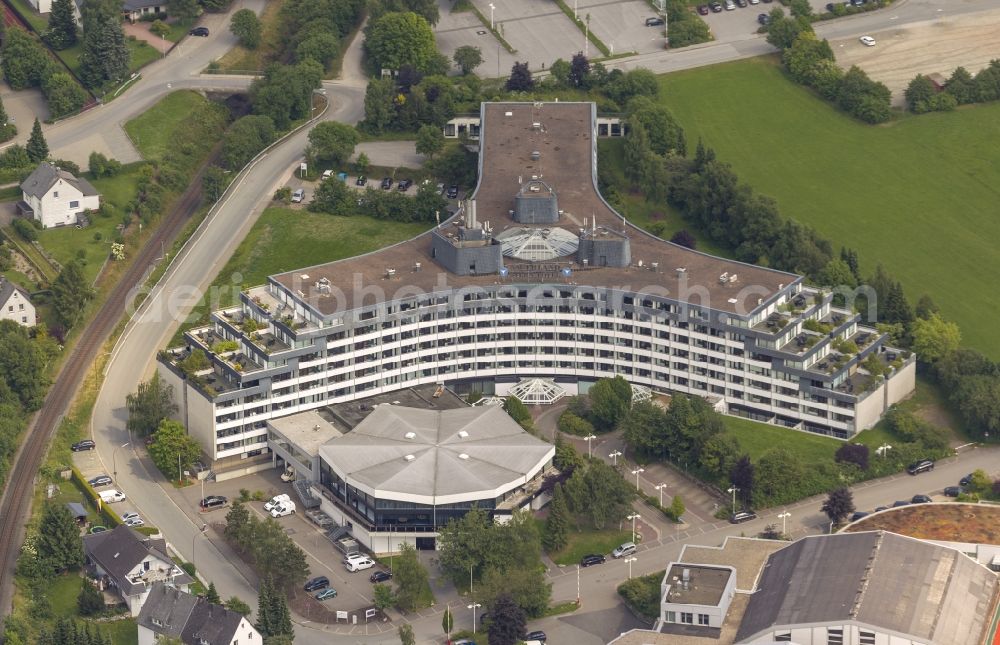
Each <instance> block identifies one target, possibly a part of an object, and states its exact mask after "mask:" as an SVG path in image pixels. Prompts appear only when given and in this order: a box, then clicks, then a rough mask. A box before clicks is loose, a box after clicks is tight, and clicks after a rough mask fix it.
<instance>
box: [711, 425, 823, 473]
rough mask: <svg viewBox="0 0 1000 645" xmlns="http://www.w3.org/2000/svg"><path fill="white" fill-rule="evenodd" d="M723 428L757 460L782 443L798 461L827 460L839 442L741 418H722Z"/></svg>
mask: <svg viewBox="0 0 1000 645" xmlns="http://www.w3.org/2000/svg"><path fill="white" fill-rule="evenodd" d="M722 422H723V423H724V424H725V426H726V430H727V431H728V432H729V433H730V434H732V435H733V436H734V437H736V440H737V441H738V442H739V444H740V448H741V449H742V451H743V452H744V453H746V454H747V455H749V456H750V459H751V461H753V462H756V461H757V460H758V459H760V456H761V455H763V454H764V453H765V452H767V451H768V450H770V449H771V448H774V447H775V446H781V447H782V448H785V449H787V450H789V451H791V453H792V454H794V455H795V456H796V457H798V461H799V463H802V464H815V463H820V462H827V463H830V462H832V461H833V455H834V453H835V452H837V448H839V447H840V446H842V445H843V443H842V442H841V441H838V440H836V439H832V438H830V437H823V436H820V435H817V434H810V433H808V432H798V431H796V430H790V429H789V428H782V427H779V426H772V425H769V424H766V423H758V422H757V421H751V420H750V419H743V418H741V417H731V416H724V417H722Z"/></svg>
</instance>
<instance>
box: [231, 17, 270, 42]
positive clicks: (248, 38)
mask: <svg viewBox="0 0 1000 645" xmlns="http://www.w3.org/2000/svg"><path fill="white" fill-rule="evenodd" d="M229 31H231V32H232V33H233V35H234V36H236V40H238V41H239V43H240V44H241V45H243V46H244V47H246V48H247V49H257V47H258V46H259V45H260V37H261V33H262V32H263V27H261V24H260V18H258V17H257V14H255V13H254V12H253V10H252V9H240V10H239V11H237V12H236V13H234V14H233V17H232V18H231V19H230V21H229Z"/></svg>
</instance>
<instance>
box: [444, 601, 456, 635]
mask: <svg viewBox="0 0 1000 645" xmlns="http://www.w3.org/2000/svg"><path fill="white" fill-rule="evenodd" d="M454 627H455V615H454V614H452V613H451V608H450V607H445V609H444V615H443V616H442V617H441V629H442V630H444V633H445V634H447V635H449V636H450V635H451V630H452V629H453V628H454Z"/></svg>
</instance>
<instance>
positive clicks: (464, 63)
mask: <svg viewBox="0 0 1000 645" xmlns="http://www.w3.org/2000/svg"><path fill="white" fill-rule="evenodd" d="M451 58H452V60H454V61H455V64H456V65H458V68H459V69H460V70H462V74H471V73H472V72H473V71H474V70H475V69H476V68H477V67H479V66H480V65H482V64H483V52H482V50H481V49H479V48H478V47H474V46H472V45H462V46H461V47H459V48H458V49H456V50H455V53H454V54H452V57H451Z"/></svg>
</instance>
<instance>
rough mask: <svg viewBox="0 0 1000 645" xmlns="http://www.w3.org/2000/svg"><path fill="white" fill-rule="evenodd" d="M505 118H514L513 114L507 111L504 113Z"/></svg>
mask: <svg viewBox="0 0 1000 645" xmlns="http://www.w3.org/2000/svg"><path fill="white" fill-rule="evenodd" d="M503 115H504V116H514V113H513V112H510V111H507V112H504V113H503Z"/></svg>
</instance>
